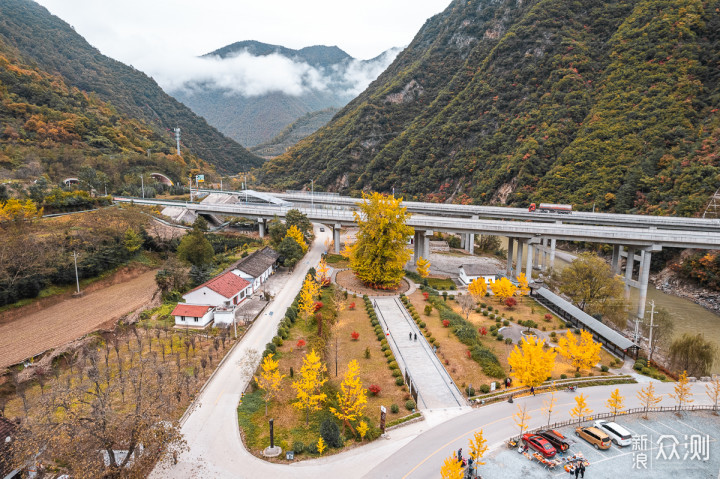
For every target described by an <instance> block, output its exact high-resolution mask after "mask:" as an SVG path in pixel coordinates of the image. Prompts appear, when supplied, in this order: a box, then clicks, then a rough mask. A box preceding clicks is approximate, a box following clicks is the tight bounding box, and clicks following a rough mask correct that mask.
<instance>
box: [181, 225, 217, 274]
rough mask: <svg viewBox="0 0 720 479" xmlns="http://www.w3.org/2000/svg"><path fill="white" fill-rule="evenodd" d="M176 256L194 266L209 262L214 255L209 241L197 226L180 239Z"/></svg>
mask: <svg viewBox="0 0 720 479" xmlns="http://www.w3.org/2000/svg"><path fill="white" fill-rule="evenodd" d="M177 255H178V258H180V259H181V260H182V261H185V262H187V263H190V264H191V265H194V266H202V265H205V264H209V263H211V262H212V260H213V256H215V252H214V250H213V247H212V245H211V244H210V242H209V241H208V240H207V238H205V235H204V234H203V232H202V231H201V230H200V229H199V228H193V229H192V231H190V232H189V233H188V234H186V235H185V236H183V238H182V240H180V245H179V246H178V249H177Z"/></svg>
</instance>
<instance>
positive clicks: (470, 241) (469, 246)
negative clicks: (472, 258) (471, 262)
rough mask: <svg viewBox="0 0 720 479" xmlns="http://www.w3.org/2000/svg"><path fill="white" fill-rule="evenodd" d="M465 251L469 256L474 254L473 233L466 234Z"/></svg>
mask: <svg viewBox="0 0 720 479" xmlns="http://www.w3.org/2000/svg"><path fill="white" fill-rule="evenodd" d="M467 251H468V253H470V254H475V234H474V233H469V234H468V239H467Z"/></svg>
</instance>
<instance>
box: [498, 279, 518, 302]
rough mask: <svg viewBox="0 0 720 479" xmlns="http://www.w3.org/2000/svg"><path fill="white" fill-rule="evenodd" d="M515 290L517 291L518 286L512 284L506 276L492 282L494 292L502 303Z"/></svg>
mask: <svg viewBox="0 0 720 479" xmlns="http://www.w3.org/2000/svg"><path fill="white" fill-rule="evenodd" d="M515 291H517V286H515V285H514V284H512V281H510V280H509V279H507V278H505V277H502V278H500V279H499V280H497V281H495V282H494V283H493V284H492V292H493V294H494V295H495V297H496V298H498V299H499V300H500V302H501V303H503V302H505V300H506V299H507V298H509V297H511V296H513V295H514V294H515Z"/></svg>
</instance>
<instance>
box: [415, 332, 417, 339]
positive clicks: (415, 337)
mask: <svg viewBox="0 0 720 479" xmlns="http://www.w3.org/2000/svg"><path fill="white" fill-rule="evenodd" d="M415 341H417V333H415Z"/></svg>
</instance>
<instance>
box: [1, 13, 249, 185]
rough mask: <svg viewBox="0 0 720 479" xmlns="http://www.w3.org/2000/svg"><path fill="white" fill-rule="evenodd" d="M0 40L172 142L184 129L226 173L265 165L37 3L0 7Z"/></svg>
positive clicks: (185, 139)
mask: <svg viewBox="0 0 720 479" xmlns="http://www.w3.org/2000/svg"><path fill="white" fill-rule="evenodd" d="M0 41H2V42H3V43H4V44H5V45H6V47H7V48H11V49H13V50H14V52H15V54H16V56H18V57H19V58H20V59H21V60H22V61H24V62H25V63H27V64H29V65H32V66H36V67H38V68H39V69H41V70H43V71H45V72H48V73H50V74H59V75H61V76H62V78H63V79H64V81H65V82H66V83H67V84H68V86H70V87H76V88H78V89H79V90H82V91H86V92H88V93H93V94H96V95H97V96H98V98H99V99H100V100H102V101H105V102H110V103H112V104H113V105H114V106H115V107H116V108H117V109H118V111H119V112H121V113H123V114H125V115H127V116H129V117H133V118H137V119H140V120H143V121H144V122H146V123H148V124H151V125H154V126H155V127H156V128H157V129H158V131H160V132H164V134H165V135H166V137H167V138H169V139H172V135H173V134H172V129H173V128H175V127H180V129H181V135H182V139H181V141H182V146H183V147H186V148H189V149H190V150H191V151H192V152H193V153H194V154H196V155H198V156H201V157H202V158H204V159H206V160H207V161H208V162H210V163H211V164H214V165H216V166H217V168H218V169H219V170H221V171H223V172H225V173H236V172H238V171H241V170H246V169H248V168H251V167H257V166H259V165H261V164H262V162H263V160H262V159H260V158H259V157H257V156H255V155H253V154H251V153H250V152H248V151H247V150H246V149H245V148H243V147H242V146H241V145H240V144H238V143H236V142H235V141H233V140H231V139H230V138H227V137H225V136H223V135H222V134H221V133H220V132H219V131H217V130H216V129H215V128H213V127H211V126H210V125H208V123H207V122H206V121H205V120H204V119H203V118H201V117H199V116H198V115H196V114H195V113H193V112H192V111H191V110H190V109H189V108H187V107H186V106H185V105H182V104H181V103H179V102H178V101H176V100H175V99H174V98H172V97H171V96H169V95H167V94H166V93H165V92H164V91H163V90H162V89H161V88H160V87H159V86H158V84H157V83H155V81H154V80H153V79H152V78H150V77H148V76H147V75H145V74H144V73H142V72H140V71H138V70H135V69H134V68H132V67H130V66H128V65H125V64H123V63H120V62H118V61H115V60H113V59H111V58H108V57H106V56H104V55H102V54H101V53H100V52H99V51H98V50H97V49H95V48H94V47H92V46H91V45H90V44H88V43H87V42H86V41H85V40H84V39H83V38H82V37H81V36H80V35H78V34H77V33H76V32H75V31H74V30H73V29H72V27H70V26H69V25H68V24H67V23H65V22H63V21H62V20H60V19H59V18H57V17H55V16H53V15H51V14H50V13H49V12H48V11H47V10H46V9H45V8H44V7H42V6H40V5H38V4H36V3H35V2H32V1H30V0H3V1H2V2H0Z"/></svg>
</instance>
